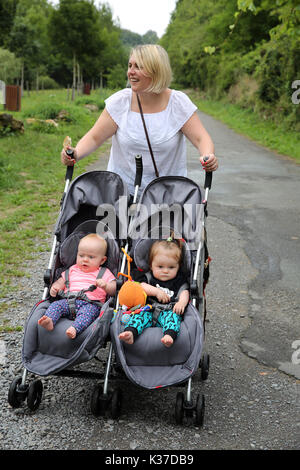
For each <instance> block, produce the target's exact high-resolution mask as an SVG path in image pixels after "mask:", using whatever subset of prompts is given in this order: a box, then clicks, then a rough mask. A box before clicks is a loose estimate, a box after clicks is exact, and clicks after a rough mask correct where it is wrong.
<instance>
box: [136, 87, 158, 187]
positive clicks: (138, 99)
mask: <svg viewBox="0 0 300 470" xmlns="http://www.w3.org/2000/svg"><path fill="white" fill-rule="evenodd" d="M136 97H137V102H138V105H139V110H140V114H141V118H142V123H143V126H144V131H145V135H146V139H147V143H148V147H149V151H150V155H151V158H152V163H153V166H154V171H155V176H156V178H158V177H159V173H158V169H157V166H156V163H155V159H154V155H153V151H152V147H151V144H150V139H149V135H148V131H147V127H146V123H145V119H144V113H143V110H142V105H141V102H140V98H139V95H138V94H136Z"/></svg>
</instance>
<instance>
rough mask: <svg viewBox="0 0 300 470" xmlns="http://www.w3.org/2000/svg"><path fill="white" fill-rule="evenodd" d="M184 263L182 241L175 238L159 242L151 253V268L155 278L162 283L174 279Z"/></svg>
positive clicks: (151, 249)
mask: <svg viewBox="0 0 300 470" xmlns="http://www.w3.org/2000/svg"><path fill="white" fill-rule="evenodd" d="M181 261H182V246H181V241H180V240H177V239H175V238H172V237H170V238H168V239H167V240H157V241H156V242H154V243H153V245H152V246H151V248H150V253H149V266H150V269H151V271H152V274H153V276H154V277H155V278H156V279H159V280H160V281H169V280H171V279H174V278H175V277H176V275H177V273H178V270H179V267H180V265H181Z"/></svg>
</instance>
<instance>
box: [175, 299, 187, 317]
mask: <svg viewBox="0 0 300 470" xmlns="http://www.w3.org/2000/svg"><path fill="white" fill-rule="evenodd" d="M184 309H185V304H183V303H182V302H180V301H178V302H176V304H175V305H174V307H173V312H175V313H177V315H182V314H183V312H184Z"/></svg>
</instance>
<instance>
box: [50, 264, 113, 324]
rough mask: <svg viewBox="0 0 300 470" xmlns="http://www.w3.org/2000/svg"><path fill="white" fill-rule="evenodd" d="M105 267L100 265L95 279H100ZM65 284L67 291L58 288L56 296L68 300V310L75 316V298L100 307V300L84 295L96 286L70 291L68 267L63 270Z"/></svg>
mask: <svg viewBox="0 0 300 470" xmlns="http://www.w3.org/2000/svg"><path fill="white" fill-rule="evenodd" d="M106 269H107V268H105V267H103V266H101V267H100V269H99V272H98V275H97V279H101V278H102V277H103V276H104V274H105V272H106ZM65 284H66V288H67V289H68V290H67V292H64V291H63V290H60V291H59V292H58V296H59V297H60V298H61V299H66V300H67V301H68V305H69V310H70V313H71V315H73V316H75V313H76V300H84V301H85V302H89V303H91V304H95V305H98V306H99V307H102V302H100V301H98V300H91V299H90V298H89V297H88V296H87V295H86V292H92V291H94V290H95V289H97V286H95V285H92V286H90V287H89V288H88V289H82V290H81V291H79V292H71V291H70V290H69V287H70V281H69V268H68V269H66V271H65Z"/></svg>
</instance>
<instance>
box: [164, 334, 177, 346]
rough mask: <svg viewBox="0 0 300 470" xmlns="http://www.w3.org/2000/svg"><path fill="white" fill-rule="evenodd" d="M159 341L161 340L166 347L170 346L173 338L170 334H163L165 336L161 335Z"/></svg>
mask: <svg viewBox="0 0 300 470" xmlns="http://www.w3.org/2000/svg"><path fill="white" fill-rule="evenodd" d="M161 342H162V343H163V344H164V345H165V346H166V347H167V348H169V347H170V346H172V344H173V343H174V340H173V338H172V336H170V335H165V336H163V337H162V339H161Z"/></svg>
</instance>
